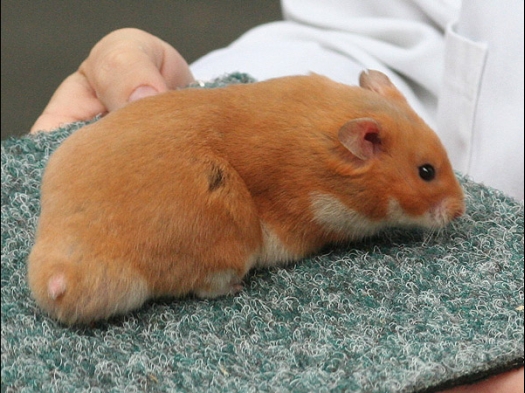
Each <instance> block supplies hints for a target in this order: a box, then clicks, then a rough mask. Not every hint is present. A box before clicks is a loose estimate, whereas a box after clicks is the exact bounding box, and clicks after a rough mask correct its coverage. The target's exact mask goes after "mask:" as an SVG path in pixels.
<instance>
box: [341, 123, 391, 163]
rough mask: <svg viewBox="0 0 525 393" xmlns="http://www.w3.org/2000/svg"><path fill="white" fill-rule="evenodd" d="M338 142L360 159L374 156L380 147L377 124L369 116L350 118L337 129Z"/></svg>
mask: <svg viewBox="0 0 525 393" xmlns="http://www.w3.org/2000/svg"><path fill="white" fill-rule="evenodd" d="M338 137H339V142H341V144H342V145H343V146H344V147H346V148H347V149H348V151H350V153H352V154H353V155H354V156H356V157H358V158H360V159H361V160H368V159H370V158H372V157H374V156H375V155H376V154H377V153H378V152H379V151H380V148H381V137H380V127H379V124H378V123H377V122H376V121H375V120H374V119H371V118H368V117H363V118H361V119H354V120H350V121H349V122H348V123H345V124H344V125H343V126H342V127H341V129H340V130H339V134H338Z"/></svg>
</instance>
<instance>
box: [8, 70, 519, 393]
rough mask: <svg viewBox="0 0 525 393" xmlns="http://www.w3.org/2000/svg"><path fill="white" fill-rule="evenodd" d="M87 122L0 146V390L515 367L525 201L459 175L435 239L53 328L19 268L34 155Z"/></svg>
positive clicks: (455, 380) (375, 376) (409, 377)
mask: <svg viewBox="0 0 525 393" xmlns="http://www.w3.org/2000/svg"><path fill="white" fill-rule="evenodd" d="M251 81H252V80H251V79H250V78H249V77H248V76H246V75H243V74H232V75H229V76H227V77H225V78H222V79H220V80H217V81H215V82H213V83H211V84H208V85H206V86H204V87H214V86H217V85H224V84H228V83H234V82H235V83H239V82H241V83H245V82H251ZM84 124H85V123H76V124H71V125H68V126H65V127H64V128H61V129H59V130H57V131H54V132H52V133H48V134H39V135H36V136H25V137H22V138H20V139H10V140H6V141H3V142H2V392H81V391H85V392H329V391H330V392H431V391H436V390H438V389H442V388H445V387H450V386H455V385H457V384H460V383H464V382H467V381H475V380H477V379H479V378H482V377H484V376H488V375H492V374H494V373H497V372H500V371H503V370H508V369H511V368H514V367H518V366H520V365H523V352H524V349H523V345H524V341H523V331H524V329H523V322H524V321H523V203H522V202H516V201H514V200H513V199H511V198H509V197H506V196H505V195H503V194H501V193H499V192H497V191H495V190H493V189H490V188H488V187H485V186H482V185H479V184H476V183H474V182H472V181H470V180H469V179H467V178H465V177H461V182H462V184H463V185H464V187H465V191H466V202H467V213H466V215H465V216H464V217H463V218H461V219H460V220H458V221H455V222H454V223H452V224H451V225H450V226H449V227H447V228H446V229H444V230H442V231H440V232H439V233H433V234H428V233H425V232H421V231H415V230H414V231H401V230H394V231H389V232H387V233H384V234H382V235H381V236H378V237H375V238H373V239H368V240H366V241H363V242H360V243H358V244H352V245H348V246H346V247H339V248H328V249H326V250H324V252H323V253H322V254H321V255H318V256H315V257H312V258H308V259H305V260H303V261H301V262H299V263H297V264H294V265H291V266H289V267H285V268H272V269H264V270H263V269H261V270H256V271H254V272H253V273H251V274H250V275H249V277H247V279H246V281H245V289H244V290H243V291H242V292H241V293H240V294H239V295H237V296H235V297H226V298H220V299H217V300H198V299H195V298H192V297H188V298H185V299H178V300H174V299H165V300H161V301H156V302H150V303H148V304H147V305H145V306H144V307H142V308H141V309H140V310H138V311H136V312H134V313H131V314H129V315H127V316H123V317H119V318H116V319H113V320H111V321H109V322H105V323H100V324H98V325H95V326H92V327H85V328H67V327H64V326H62V325H59V324H57V323H56V322H54V321H53V320H51V319H49V318H48V317H47V316H45V315H43V314H42V313H41V311H40V310H39V309H38V308H37V307H36V305H35V303H34V301H33V300H32V299H31V297H30V294H29V289H28V287H27V283H26V265H25V263H26V258H27V255H28V253H29V250H30V248H31V245H32V242H33V234H34V229H35V225H36V222H37V217H38V212H39V182H40V179H41V175H42V171H43V168H44V166H45V163H46V161H47V159H48V157H49V155H50V154H51V152H52V151H54V150H55V149H56V148H57V146H58V145H59V144H60V143H61V142H62V141H63V140H64V139H65V138H66V137H67V136H68V135H69V134H71V133H72V132H74V131H75V130H76V129H78V128H79V127H81V126H82V125H84Z"/></svg>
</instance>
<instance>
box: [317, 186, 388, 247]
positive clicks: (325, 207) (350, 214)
mask: <svg viewBox="0 0 525 393" xmlns="http://www.w3.org/2000/svg"><path fill="white" fill-rule="evenodd" d="M310 198H311V201H312V212H313V214H314V221H315V222H316V223H318V224H320V225H322V226H323V228H324V229H325V230H326V231H329V232H335V233H338V234H344V235H345V237H346V238H347V239H348V240H358V239H361V238H363V237H366V236H371V235H373V234H375V233H377V232H378V231H379V230H380V229H381V228H383V227H385V223H384V222H382V221H372V220H370V219H368V218H366V217H365V216H363V215H362V214H360V213H358V212H356V211H355V210H352V209H350V208H349V207H347V206H346V205H345V204H344V203H343V202H341V201H340V200H339V199H338V198H337V197H335V196H333V195H328V194H323V193H320V192H314V193H312V194H311V195H310Z"/></svg>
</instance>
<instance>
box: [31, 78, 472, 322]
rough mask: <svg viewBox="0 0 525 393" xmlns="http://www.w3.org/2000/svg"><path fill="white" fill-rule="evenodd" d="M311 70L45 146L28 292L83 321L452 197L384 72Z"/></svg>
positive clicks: (456, 190) (417, 123)
mask: <svg viewBox="0 0 525 393" xmlns="http://www.w3.org/2000/svg"><path fill="white" fill-rule="evenodd" d="M359 82H360V86H347V85H343V84H339V83H336V82H334V81H331V80H330V79H328V78H326V77H322V76H319V75H315V74H313V75H308V76H291V77H283V78H276V79H272V80H267V81H263V82H257V83H253V84H243V85H231V86H227V87H223V88H216V89H185V90H179V91H172V92H167V93H164V94H161V95H158V96H155V97H149V98H145V99H143V100H140V101H137V102H134V103H131V104H129V105H127V106H125V107H124V108H121V109H119V110H117V111H115V112H112V113H110V114H108V115H107V116H105V117H104V118H102V119H101V120H99V121H97V122H96V123H93V124H91V125H88V126H86V127H84V128H82V129H80V130H78V131H77V132H75V133H74V134H72V135H71V136H70V137H68V138H67V139H66V140H65V141H64V143H63V144H62V145H61V146H60V147H59V148H58V149H57V150H56V151H55V152H54V153H53V154H52V156H51V158H50V160H49V162H48V165H47V167H46V169H45V172H44V175H43V179H42V188H41V192H42V193H41V207H42V209H41V215H40V218H39V222H38V228H37V233H36V240H35V245H34V247H33V249H32V250H31V254H30V256H29V260H28V281H29V286H30V288H31V291H32V295H33V297H34V298H35V299H36V302H37V303H38V305H39V306H40V307H41V308H43V309H44V310H45V311H46V312H47V313H49V314H50V315H51V316H52V317H54V318H56V319H58V320H59V321H61V322H63V323H65V324H77V323H78V324H85V323H91V322H94V321H97V320H100V319H107V318H108V317H111V316H113V315H116V314H122V313H126V312H128V311H130V310H132V309H135V308H138V307H139V306H141V305H142V304H143V303H144V302H145V301H146V300H148V299H151V298H156V297H161V296H174V297H178V296H183V295H185V294H189V293H193V294H195V295H197V296H198V297H202V298H213V297H217V296H222V295H227V294H234V293H236V292H238V291H240V290H241V289H242V280H243V276H244V275H245V274H246V273H247V272H248V271H249V270H250V269H251V268H253V267H256V266H257V267H259V266H273V265H279V264H284V263H286V262H289V261H296V260H298V259H300V258H303V257H305V256H307V255H309V254H312V253H315V252H316V251H318V250H319V249H320V248H321V247H323V246H324V245H326V244H328V243H341V242H350V241H354V240H358V239H361V238H363V237H365V236H370V235H373V234H375V233H376V232H377V231H379V230H381V229H384V228H385V227H390V226H413V225H415V226H420V227H424V228H440V227H443V226H444V225H446V224H447V223H449V222H450V221H451V220H452V219H454V218H456V217H458V216H460V215H461V214H462V213H463V211H464V201H463V192H462V189H461V187H460V184H459V182H458V180H457V179H456V177H455V175H454V173H453V170H452V168H451V165H450V162H449V160H448V158H447V154H446V152H445V150H444V148H443V146H442V144H441V142H440V140H439V139H438V137H437V136H436V134H435V133H434V132H433V131H432V130H431V129H430V128H429V127H428V126H427V125H426V124H425V123H424V122H423V120H422V119H421V118H420V117H419V116H418V115H417V114H416V113H415V112H414V111H413V110H412V109H411V108H410V107H409V105H408V103H407V101H406V99H405V98H404V97H403V96H402V94H401V93H400V92H399V91H398V90H397V89H396V87H394V85H393V84H392V83H391V82H390V80H389V79H388V78H387V77H386V76H385V75H384V74H382V73H380V72H378V71H373V70H369V71H365V72H363V73H362V74H361V76H360V80H359Z"/></svg>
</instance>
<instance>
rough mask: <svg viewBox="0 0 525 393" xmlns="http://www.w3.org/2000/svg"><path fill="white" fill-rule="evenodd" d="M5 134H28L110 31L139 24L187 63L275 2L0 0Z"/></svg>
mask: <svg viewBox="0 0 525 393" xmlns="http://www.w3.org/2000/svg"><path fill="white" fill-rule="evenodd" d="M1 7H2V8H1V12H2V80H1V84H2V139H4V138H6V137H7V136H9V135H13V134H15V135H20V134H24V133H27V132H28V131H29V128H30V127H31V125H32V124H33V122H34V121H35V120H36V118H37V117H38V115H39V114H40V113H41V112H42V110H43V109H44V107H45V106H46V104H47V102H48V100H49V99H50V98H51V95H52V94H53V92H54V91H55V89H56V88H57V87H58V85H59V84H60V82H62V80H64V78H66V77H67V76H68V75H69V74H71V73H73V72H74V71H75V70H76V68H77V67H78V66H79V65H80V63H81V62H82V61H83V60H84V59H85V58H86V56H87V55H88V53H89V51H90V49H91V48H92V47H93V45H94V44H95V43H96V42H97V41H98V40H99V39H100V38H102V37H103V36H104V35H106V34H107V33H109V32H110V31H112V30H115V29H118V28H122V27H137V28H141V29H144V30H146V31H148V32H150V33H152V34H155V35H157V36H159V37H161V38H162V39H164V40H165V41H167V42H169V43H170V44H172V45H173V46H174V47H175V48H177V50H178V51H179V52H180V53H181V54H182V55H183V56H184V57H185V58H186V59H187V61H188V62H192V61H194V60H196V59H198V58H199V57H201V56H202V55H204V54H206V53H208V52H209V51H211V50H213V49H217V48H220V47H223V46H226V45H228V44H229V43H230V42H232V41H233V40H234V39H236V38H237V37H238V36H240V35H241V34H242V33H243V32H245V31H247V30H248V29H249V28H251V27H253V26H256V25H258V24H261V23H264V22H267V21H272V20H278V19H281V8H280V3H279V0H249V1H246V0H220V1H216V0H215V1H211V0H148V1H141V0H133V1H110V0H99V1H96V2H92V1H66V0H45V1H31V0H2V2H1Z"/></svg>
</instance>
